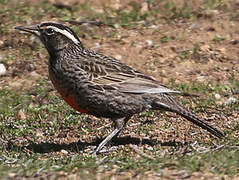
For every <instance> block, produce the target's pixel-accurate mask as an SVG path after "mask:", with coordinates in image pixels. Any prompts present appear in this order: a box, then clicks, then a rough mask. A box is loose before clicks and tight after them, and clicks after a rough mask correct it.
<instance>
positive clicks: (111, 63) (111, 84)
mask: <svg viewBox="0 0 239 180" xmlns="http://www.w3.org/2000/svg"><path fill="white" fill-rule="evenodd" d="M97 55H98V56H100V58H95V57H96V56H95V54H94V56H92V57H90V58H89V57H88V58H87V61H85V63H81V68H82V69H84V70H85V71H87V73H88V74H89V77H90V79H91V81H92V82H93V84H95V88H96V89H97V90H103V89H105V90H107V89H115V90H118V91H120V92H124V93H136V94H141V93H180V92H179V91H175V90H171V89H168V88H167V87H165V86H164V85H162V84H160V83H159V82H158V81H156V80H154V79H153V78H152V77H150V76H147V75H144V74H143V73H141V72H138V71H136V70H134V69H133V68H131V67H129V66H127V65H125V64H123V63H121V62H120V61H118V60H116V59H114V58H109V57H106V56H104V55H101V54H97Z"/></svg>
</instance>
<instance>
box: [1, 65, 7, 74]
mask: <svg viewBox="0 0 239 180" xmlns="http://www.w3.org/2000/svg"><path fill="white" fill-rule="evenodd" d="M6 73H7V69H6V67H5V66H4V64H0V76H3V75H5V74H6Z"/></svg>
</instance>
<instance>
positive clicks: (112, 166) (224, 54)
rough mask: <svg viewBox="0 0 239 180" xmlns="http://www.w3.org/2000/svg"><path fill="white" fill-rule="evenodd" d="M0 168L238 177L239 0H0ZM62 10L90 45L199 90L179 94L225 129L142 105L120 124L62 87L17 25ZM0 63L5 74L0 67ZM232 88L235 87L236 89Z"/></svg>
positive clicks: (177, 85)
mask: <svg viewBox="0 0 239 180" xmlns="http://www.w3.org/2000/svg"><path fill="white" fill-rule="evenodd" d="M0 7H1V8H0V19H1V24H0V64H3V65H4V66H5V67H6V73H3V74H2V75H0V143H1V144H2V146H1V147H0V177H2V178H3V179H5V178H10V179H23V178H26V179H28V178H34V179H56V178H59V179H65V178H68V179H72V178H73V179H232V178H235V179H236V178H237V177H238V176H239V151H238V147H239V143H238V136H239V133H238V130H239V123H238V122H239V113H238V108H239V106H238V94H237V93H236V91H235V90H236V89H238V88H239V77H238V74H239V60H238V55H239V49H238V48H239V30H238V27H239V2H238V1H236V0H198V1H193V0H188V1H186V0H185V1H182V0H172V1H171V0H151V1H143V0H137V1H132V0H130V1H124V0H114V1H113V0H101V1H93V0H90V1H84V0H80V1H77V0H65V1H53V0H49V1H47V0H44V1H33V0H24V1H21V2H19V1H16V0H10V1H7V0H0ZM42 21H57V22H61V23H65V24H67V25H69V26H71V27H72V28H73V29H74V31H75V32H76V33H77V34H78V36H79V37H80V39H81V41H82V42H83V44H84V45H85V46H86V47H88V48H90V49H93V50H95V51H97V52H101V53H104V54H106V55H108V56H113V57H115V58H117V59H119V60H120V61H122V62H124V63H126V64H128V65H130V66H131V67H133V68H135V69H137V70H139V71H141V72H144V73H145V74H147V75H150V76H152V77H154V78H155V79H157V80H159V81H160V82H162V83H164V84H165V85H167V86H168V87H170V88H172V89H175V90H180V91H182V92H185V93H187V94H190V96H186V95H185V96H177V97H176V98H177V99H178V100H179V101H181V102H182V103H183V104H184V105H185V106H187V107H188V108H190V109H192V110H193V111H194V112H196V113H197V114H198V116H200V117H202V118H205V119H206V120H207V121H208V123H210V124H212V125H214V126H216V127H218V128H219V129H221V130H223V131H224V132H225V133H226V137H225V138H224V139H217V138H215V137H213V136H211V135H210V134H209V133H207V132H205V131H204V130H202V129H200V128H198V127H196V126H194V125H192V124H191V123H189V122H187V121H185V120H184V119H183V118H182V117H180V116H178V115H175V114H174V113H168V112H160V111H148V112H143V113H141V114H138V115H135V116H134V117H133V118H132V119H131V120H130V121H129V123H128V124H127V126H126V127H125V129H124V130H123V132H122V133H121V134H120V136H119V138H118V139H115V140H114V141H113V142H112V143H111V144H109V145H107V146H106V147H105V148H104V150H107V149H110V150H112V151H110V152H105V153H102V154H100V155H97V156H94V155H91V154H90V152H91V151H92V150H93V149H94V148H95V147H96V146H97V145H98V144H99V142H101V140H102V139H103V137H105V136H106V135H107V134H109V133H110V132H111V131H112V130H113V127H112V123H111V121H109V120H107V119H99V118H95V117H93V116H89V115H84V114H79V113H77V112H75V111H74V110H73V109H71V108H70V107H69V106H68V105H67V104H66V103H65V102H63V100H62V99H61V98H60V97H59V95H58V93H57V92H56V91H55V89H54V87H53V86H52V84H51V82H50V80H49V78H48V72H47V63H48V54H47V52H46V50H45V49H44V47H43V46H42V45H41V43H40V41H39V40H38V39H37V38H35V37H34V36H31V35H29V34H26V33H21V32H18V31H16V30H14V28H13V27H14V26H18V25H28V24H36V23H40V22H42ZM0 74H1V73H0ZM233 92H235V93H233Z"/></svg>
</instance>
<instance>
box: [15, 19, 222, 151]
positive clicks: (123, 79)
mask: <svg viewBox="0 0 239 180" xmlns="http://www.w3.org/2000/svg"><path fill="white" fill-rule="evenodd" d="M16 29H18V30H22V31H26V32H30V33H32V34H35V35H37V36H38V37H39V38H40V39H41V41H42V43H43V44H44V45H45V47H46V49H47V50H48V53H49V55H50V58H49V76H50V79H51V81H52V83H53V85H54V86H55V88H56V89H57V91H58V92H59V93H60V94H61V96H62V98H63V99H64V100H65V101H66V102H67V103H68V104H69V105H71V106H72V107H73V108H74V109H76V110H77V111H79V112H82V113H87V114H92V115H94V116H96V117H105V118H110V119H111V120H112V121H113V122H114V124H115V130H114V131H113V132H112V133H111V134H110V135H108V136H107V137H106V138H105V139H104V141H103V142H101V143H100V145H99V146H98V147H97V149H96V150H95V152H96V153H97V152H99V151H100V150H101V149H102V147H103V146H104V145H105V144H106V143H107V142H109V141H110V140H111V139H112V138H113V137H114V136H116V135H117V134H118V133H119V132H120V131H121V130H122V128H123V127H124V125H125V124H126V122H127V121H128V120H129V119H130V117H131V116H133V115H134V114H136V113H140V112H142V111H145V110H148V109H153V110H166V111H171V112H175V113H177V114H180V115H181V116H183V117H184V118H186V119H187V120H189V121H191V122H192V123H194V124H196V125H198V126H200V127H201V128H203V129H205V130H207V131H209V132H210V133H212V134H213V135H215V136H217V137H219V138H222V137H223V136H224V133H223V132H222V131H220V130H218V129H217V128H215V127H213V126H211V125H209V124H207V123H206V122H205V121H204V120H202V119H200V118H198V117H197V116H196V115H194V113H192V112H191V111H189V110H187V109H186V108H184V107H183V106H182V105H181V104H180V103H179V102H177V101H175V100H174V99H173V98H172V97H171V96H170V95H169V94H170V93H179V92H178V91H174V90H171V89H168V88H167V87H165V86H164V85H162V84H161V83H159V82H158V81H156V80H154V79H153V78H151V77H149V76H147V75H145V74H143V73H141V72H138V71H136V70H134V69H133V68H131V67H129V66H127V65H125V64H123V63H121V62H120V61H118V60H116V59H114V58H111V57H107V56H105V55H103V54H100V53H96V52H93V51H91V50H89V49H87V48H85V47H84V46H83V45H82V43H81V41H80V40H79V38H78V37H77V35H76V34H75V33H74V32H73V31H72V30H71V29H70V28H69V27H67V26H65V25H62V24H58V23H53V22H45V23H41V24H39V25H34V26H26V27H16Z"/></svg>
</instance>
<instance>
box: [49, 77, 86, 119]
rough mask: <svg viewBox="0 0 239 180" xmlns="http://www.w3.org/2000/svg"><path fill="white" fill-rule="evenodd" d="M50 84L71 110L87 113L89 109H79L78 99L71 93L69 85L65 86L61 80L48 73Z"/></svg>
mask: <svg viewBox="0 0 239 180" xmlns="http://www.w3.org/2000/svg"><path fill="white" fill-rule="evenodd" d="M49 77H50V79H51V82H52V84H53V85H54V87H55V88H56V90H57V92H58V93H60V95H61V97H62V99H63V100H64V101H65V102H67V104H69V105H70V106H71V107H72V108H74V109H75V110H76V111H78V112H81V113H87V114H88V113H89V109H87V108H85V109H83V108H80V107H79V105H78V101H79V99H78V98H79V97H77V95H76V93H74V92H72V90H71V87H69V85H65V84H64V83H63V81H62V80H60V79H58V78H56V77H55V76H54V75H53V74H51V73H49Z"/></svg>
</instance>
